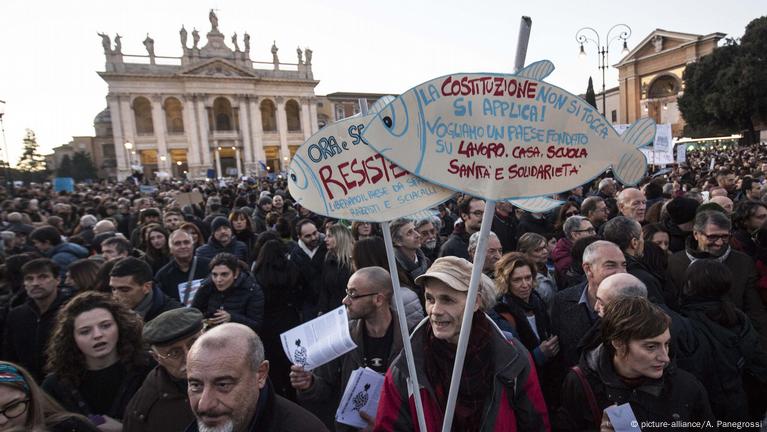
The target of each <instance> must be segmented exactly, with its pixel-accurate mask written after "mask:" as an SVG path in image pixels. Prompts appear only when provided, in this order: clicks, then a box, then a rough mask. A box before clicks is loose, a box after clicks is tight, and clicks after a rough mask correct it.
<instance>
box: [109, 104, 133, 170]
mask: <svg viewBox="0 0 767 432" xmlns="http://www.w3.org/2000/svg"><path fill="white" fill-rule="evenodd" d="M107 103H108V104H109V115H110V117H111V118H112V136H113V139H114V143H113V145H114V146H115V157H116V159H117V180H124V179H125V178H126V177H128V176H129V175H130V163H129V162H128V153H126V150H125V137H124V136H123V125H122V121H121V117H120V96H118V95H116V94H113V93H110V94H109V95H107Z"/></svg>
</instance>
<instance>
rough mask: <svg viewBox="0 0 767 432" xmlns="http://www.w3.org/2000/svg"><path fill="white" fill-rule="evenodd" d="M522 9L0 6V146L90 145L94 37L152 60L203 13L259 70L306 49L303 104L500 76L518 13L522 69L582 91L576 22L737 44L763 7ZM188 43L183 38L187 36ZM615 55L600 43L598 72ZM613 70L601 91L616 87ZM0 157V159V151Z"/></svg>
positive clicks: (100, 105)
mask: <svg viewBox="0 0 767 432" xmlns="http://www.w3.org/2000/svg"><path fill="white" fill-rule="evenodd" d="M633 5H634V6H637V7H636V8H635V9H631V8H630V7H629V2H616V1H584V2H575V1H570V0H548V1H547V0H536V1H529V2H521V1H512V0H473V1H469V0H386V1H380V0H379V1H364V0H356V1H352V0H291V1H274V0H272V1H268V2H265V1H260V0H248V1H246V0H186V1H180V0H152V1H149V0H132V1H121V2H115V1H103V0H102V1H93V0H79V1H74V2H62V1H55V0H48V1H40V0H0V41H2V42H0V100H5V101H6V106H5V115H4V116H3V121H4V125H5V139H6V143H7V145H8V148H9V152H10V160H11V163H12V164H16V162H17V161H18V159H19V156H20V155H21V143H22V138H23V137H24V131H25V129H27V128H29V129H32V130H34V131H35V133H36V134H37V140H38V142H39V143H40V145H41V149H42V151H43V153H47V152H50V150H51V149H52V148H53V147H56V146H59V145H61V144H65V143H67V142H69V141H70V140H71V137H72V136H79V135H86V136H90V135H93V133H94V131H93V118H94V117H95V116H96V114H98V113H99V112H100V111H101V110H102V109H104V108H105V107H106V100H105V96H106V93H107V85H106V83H105V82H104V81H103V80H102V79H101V78H100V77H99V76H98V75H97V74H96V72H97V71H101V70H103V69H104V54H103V49H102V47H101V39H100V37H99V36H98V35H97V33H99V32H106V33H109V35H110V36H111V37H112V38H114V35H115V34H116V33H119V34H120V35H121V36H122V46H123V49H122V51H123V53H124V54H138V55H146V50H145V48H144V46H143V45H142V43H141V42H142V41H143V40H144V38H145V37H146V35H147V33H149V35H150V36H151V37H152V38H153V39H154V41H155V53H156V54H157V55H158V56H174V57H178V56H180V55H181V46H180V41H179V34H178V31H179V29H180V28H181V26H182V25H184V26H185V27H186V28H187V29H188V30H189V31H190V33H191V29H192V28H193V27H196V28H197V29H198V30H199V31H200V34H201V39H202V40H201V45H204V42H205V33H207V32H208V31H209V30H210V23H209V21H208V11H209V9H211V8H215V9H217V12H216V13H217V15H218V19H219V29H220V30H221V32H223V33H224V34H225V35H226V36H227V42H228V41H229V38H230V37H231V35H232V33H234V32H237V34H238V35H239V37H240V44H242V41H241V37H242V34H243V33H244V32H248V33H249V34H250V36H251V59H252V60H255V61H267V62H268V61H271V53H270V51H269V49H270V47H271V45H272V41H273V40H276V42H277V46H278V47H279V48H280V51H279V55H280V60H281V61H283V62H289V63H295V62H296V47H297V46H301V47H302V48H306V47H309V48H311V49H312V50H313V51H314V56H313V59H312V63H313V71H314V77H315V79H318V80H319V81H320V84H319V85H318V86H317V88H316V89H315V92H316V93H317V94H320V95H322V94H328V93H333V92H339V91H344V92H375V93H387V92H388V93H401V92H403V91H405V90H407V89H409V88H410V87H413V86H415V85H417V84H419V83H421V82H424V81H426V80H429V79H431V78H434V77H437V76H441V75H445V74H448V73H453V72H511V71H512V68H513V64H514V53H515V52H514V51H515V47H516V38H517V33H518V30H519V22H520V17H521V16H522V15H528V16H530V17H531V18H532V20H533V26H532V34H531V39H530V45H529V48H528V53H527V61H528V63H529V62H532V61H535V60H541V59H549V60H551V61H552V62H553V63H554V65H555V66H556V70H555V71H554V73H553V74H552V75H550V76H549V78H547V81H549V82H551V83H553V84H555V85H558V86H561V87H563V88H565V89H567V90H569V91H571V92H573V93H583V92H584V91H585V90H586V84H587V81H588V77H589V75H591V76H593V78H594V86H595V88H596V90H597V92H598V91H599V90H600V88H601V75H600V72H599V70H598V69H597V54H596V47H595V46H594V45H587V46H586V50H587V53H588V57H587V59H586V60H585V61H579V58H578V55H577V54H578V44H577V43H576V41H575V33H576V31H577V30H578V29H579V28H581V27H583V26H590V27H593V28H595V29H596V30H597V31H599V33H600V35H601V36H602V37H603V38H604V36H605V35H606V32H607V31H608V29H609V28H610V27H611V26H612V25H614V24H619V23H624V24H628V25H629V26H630V27H631V29H632V31H633V33H632V35H631V37H630V38H629V40H628V44H629V48H630V49H631V48H634V47H635V46H636V44H638V43H639V42H641V41H642V39H644V38H645V37H646V36H647V35H648V34H649V33H650V32H652V31H653V30H654V29H656V28H661V29H665V30H670V31H679V32H685V33H695V34H702V35H705V34H709V33H713V32H722V33H726V34H727V35H728V37H740V36H742V35H743V32H744V29H745V26H746V24H748V22H749V21H751V20H752V19H754V18H757V17H759V16H761V15H763V14H765V11H766V10H767V8H765V2H764V0H737V1H730V2H722V1H712V0H674V1H668V0H664V1H658V0H649V1H644V2H633ZM189 40H190V42H189V43H190V44H191V35H190V37H189ZM620 51H621V46H620V44H619V42H614V43H613V44H612V45H611V46H610V64H615V63H617V62H618V61H619V60H620ZM617 76H618V74H617V71H616V70H614V69H612V70H610V71H609V73H608V76H607V87H608V88H610V87H613V86H616V85H617ZM0 144H2V142H0ZM0 156H4V155H0ZM0 158H4V157H0Z"/></svg>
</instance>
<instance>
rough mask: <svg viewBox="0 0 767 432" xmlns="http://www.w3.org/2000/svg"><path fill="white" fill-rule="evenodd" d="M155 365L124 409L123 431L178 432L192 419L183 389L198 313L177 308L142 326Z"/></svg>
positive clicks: (197, 328) (199, 325)
mask: <svg viewBox="0 0 767 432" xmlns="http://www.w3.org/2000/svg"><path fill="white" fill-rule="evenodd" d="M143 334H144V341H145V342H146V343H148V344H149V345H150V348H151V349H150V351H149V353H150V354H151V355H152V357H153V358H154V359H155V361H156V362H157V366H156V367H155V368H154V369H152V371H151V372H149V375H147V377H146V379H145V380H144V384H143V385H142V386H141V388H140V389H139V390H138V391H137V392H136V394H135V395H133V399H131V401H130V403H128V406H127V407H126V408H125V417H124V418H123V432H144V431H146V432H153V431H180V430H183V429H184V428H185V427H186V426H187V425H188V424H189V423H190V422H192V421H193V420H194V414H192V410H191V408H190V407H189V399H188V397H187V393H186V389H187V387H186V386H187V383H186V354H187V353H188V352H189V348H190V347H191V346H192V344H193V343H194V341H196V340H197V338H198V337H200V335H201V334H202V313H201V312H200V311H198V310H197V309H194V308H179V309H173V310H170V311H167V312H163V313H161V314H160V315H159V316H158V317H157V318H155V319H154V320H152V321H150V322H148V323H147V324H146V325H145V326H144V333H143Z"/></svg>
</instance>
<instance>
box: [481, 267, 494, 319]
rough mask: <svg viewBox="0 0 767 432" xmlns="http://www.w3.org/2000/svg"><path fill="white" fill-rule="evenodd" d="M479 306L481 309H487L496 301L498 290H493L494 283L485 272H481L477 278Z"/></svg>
mask: <svg viewBox="0 0 767 432" xmlns="http://www.w3.org/2000/svg"><path fill="white" fill-rule="evenodd" d="M478 288H479V290H478V291H479V308H480V309H481V310H482V311H489V310H490V309H492V308H493V307H495V304H496V303H497V302H498V301H497V297H498V292H497V291H496V290H495V283H494V282H493V280H492V279H490V277H489V276H488V275H486V274H484V273H483V274H482V277H481V279H480V280H479V287H478Z"/></svg>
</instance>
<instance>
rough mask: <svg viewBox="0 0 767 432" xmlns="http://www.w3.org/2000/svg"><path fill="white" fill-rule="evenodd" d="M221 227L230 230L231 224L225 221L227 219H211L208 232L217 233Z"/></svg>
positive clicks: (227, 220)
mask: <svg viewBox="0 0 767 432" xmlns="http://www.w3.org/2000/svg"><path fill="white" fill-rule="evenodd" d="M223 226H225V227H227V228H229V229H232V224H230V223H229V219H227V218H225V217H223V216H219V217H217V218H215V219H213V222H211V223H210V231H211V232H216V231H218V229H219V228H221V227H223Z"/></svg>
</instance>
